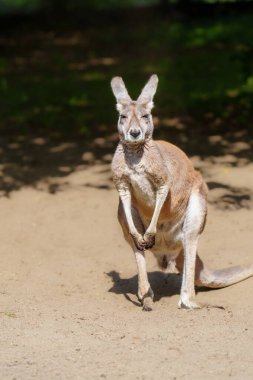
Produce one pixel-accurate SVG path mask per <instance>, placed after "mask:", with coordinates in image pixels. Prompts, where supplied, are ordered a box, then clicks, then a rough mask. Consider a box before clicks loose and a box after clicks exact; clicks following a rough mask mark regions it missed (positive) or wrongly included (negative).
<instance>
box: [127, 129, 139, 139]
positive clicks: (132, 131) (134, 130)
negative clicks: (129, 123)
mask: <svg viewBox="0 0 253 380" xmlns="http://www.w3.org/2000/svg"><path fill="white" fill-rule="evenodd" d="M129 134H130V135H131V136H132V137H133V138H135V139H136V138H137V137H139V136H140V134H141V131H140V130H138V129H131V130H130V132H129Z"/></svg>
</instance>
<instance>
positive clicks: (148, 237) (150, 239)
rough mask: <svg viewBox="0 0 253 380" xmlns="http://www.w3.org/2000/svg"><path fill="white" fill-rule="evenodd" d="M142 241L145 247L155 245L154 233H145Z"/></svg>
mask: <svg viewBox="0 0 253 380" xmlns="http://www.w3.org/2000/svg"><path fill="white" fill-rule="evenodd" d="M144 241H145V248H146V249H149V248H152V247H153V246H154V245H155V234H152V233H145V235H144Z"/></svg>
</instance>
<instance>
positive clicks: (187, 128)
mask: <svg viewBox="0 0 253 380" xmlns="http://www.w3.org/2000/svg"><path fill="white" fill-rule="evenodd" d="M160 5H161V4H160ZM251 8H252V6H251V5H250V4H246V5H243V6H240V5H238V3H237V4H236V5H230V6H228V7H225V6H224V5H222V6H220V5H219V6H218V5H215V6H212V7H211V6H207V5H201V4H200V5H194V7H188V6H187V5H184V7H182V5H180V4H179V5H178V6H177V7H169V8H166V12H161V8H160V7H159V6H158V7H156V8H141V9H138V8H137V9H129V10H127V9H126V10H120V11H117V10H114V11H112V10H110V9H108V10H107V11H101V12H98V11H94V10H93V11H92V10H90V11H89V12H88V13H87V12H84V11H83V12H80V13H79V14H77V13H75V12H74V10H72V11H70V10H68V11H67V13H66V12H65V13H64V12H63V13H62V12H58V13H46V14H44V15H43V16H41V15H39V14H38V15H28V16H23V17H21V18H20V17H18V16H15V17H14V16H11V17H10V16H8V18H5V20H3V19H2V22H1V26H0V29H1V35H0V49H1V52H2V54H1V58H0V96H1V102H0V131H1V138H0V157H1V166H0V190H1V194H3V195H9V194H10V193H11V192H12V191H13V190H18V189H20V188H21V187H23V186H27V185H28V186H35V187H37V185H38V183H39V182H40V181H41V180H43V181H44V183H45V189H46V190H48V191H49V192H51V193H55V192H57V191H59V190H60V189H61V188H62V184H61V185H59V184H58V183H57V179H58V178H64V177H66V182H67V181H68V179H67V177H68V175H69V174H70V173H73V172H75V171H76V170H84V173H85V168H87V167H88V166H90V165H94V164H98V163H101V164H105V165H107V164H108V163H109V162H110V160H111V157H112V153H113V150H114V149H115V147H116V144H117V133H116V127H115V125H116V119H117V114H116V111H115V101H114V98H113V96H112V94H111V90H110V85H109V83H110V80H111V78H112V76H114V75H122V76H123V77H124V78H125V80H126V83H127V85H128V88H129V92H130V94H131V95H133V97H136V96H137V95H138V92H139V91H140V89H141V87H142V86H143V85H144V83H145V81H146V80H147V78H148V77H149V75H150V74H152V73H153V72H156V73H157V74H158V76H159V79H160V84H159V90H158V93H157V95H156V98H155V101H156V107H155V110H154V115H155V117H154V121H155V125H156V130H155V138H157V139H158V138H164V139H166V140H169V141H171V142H172V143H175V144H176V145H178V146H179V147H180V148H182V149H183V150H184V151H185V152H186V153H187V154H188V155H190V156H198V157H199V159H200V160H202V161H206V162H209V163H210V164H212V163H213V164H215V163H216V162H217V158H219V157H223V158H224V160H223V162H224V163H225V164H226V165H228V166H239V167H240V166H245V165H247V164H249V163H250V162H252V158H253V157H252V155H253V150H252V142H253V133H252V121H253V96H252V95H253V29H252V24H253V16H252V15H253V13H252V12H250V9H251ZM252 9H253V8H252ZM105 170H108V177H109V176H110V174H109V169H108V168H107V167H105ZM84 176H85V174H84ZM48 178H50V179H51V180H50V181H48ZM52 178H55V181H54V180H52ZM47 181H48V182H47ZM84 186H91V187H92V186H94V185H93V184H92V183H89V182H88V181H86V180H85V178H84ZM211 186H212V184H211ZM217 186H218V187H222V188H223V189H224V190H226V191H227V193H226V194H224V198H223V199H222V202H223V203H227V204H230V203H231V202H232V203H233V204H236V205H237V206H238V207H249V205H250V201H251V199H252V194H250V193H249V191H248V190H247V189H239V190H238V189H234V188H228V187H226V185H223V184H216V187H217ZM224 186H225V187H224ZM97 187H98V188H101V189H105V188H109V187H110V186H109V185H108V184H104V183H101V184H99V185H98V186H97ZM228 208H229V207H228Z"/></svg>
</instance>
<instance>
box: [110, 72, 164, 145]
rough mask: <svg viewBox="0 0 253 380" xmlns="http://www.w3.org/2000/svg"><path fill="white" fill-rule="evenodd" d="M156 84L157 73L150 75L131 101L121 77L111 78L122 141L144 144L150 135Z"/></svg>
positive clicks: (151, 132)
mask: <svg viewBox="0 0 253 380" xmlns="http://www.w3.org/2000/svg"><path fill="white" fill-rule="evenodd" d="M157 84H158V77H157V75H152V76H151V77H150V79H149V81H148V82H147V84H146V85H145V87H144V88H143V90H142V92H141V94H140V96H139V97H138V99H137V100H136V101H133V100H132V99H131V98H130V96H129V95H128V92H127V89H126V87H125V84H124V82H123V79H122V78H120V77H114V78H113V79H112V81H111V86H112V91H113V94H114V96H115V98H116V100H117V110H118V111H119V120H118V131H119V135H120V139H121V141H122V142H123V143H125V144H144V143H145V142H146V141H147V140H149V139H150V138H151V137H152V134H153V129H154V126H153V120H152V115H151V109H152V108H153V97H154V95H155V92H156V88H157Z"/></svg>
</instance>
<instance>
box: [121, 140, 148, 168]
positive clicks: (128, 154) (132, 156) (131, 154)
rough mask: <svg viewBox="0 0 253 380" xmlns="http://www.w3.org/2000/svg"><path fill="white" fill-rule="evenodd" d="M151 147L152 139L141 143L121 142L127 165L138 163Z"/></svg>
mask: <svg viewBox="0 0 253 380" xmlns="http://www.w3.org/2000/svg"><path fill="white" fill-rule="evenodd" d="M153 147H154V141H153V140H152V139H150V140H148V141H145V142H144V143H141V144H122V148H123V152H124V156H125V161H126V163H127V164H128V165H129V166H133V165H137V164H139V163H140V162H141V161H142V160H143V158H144V156H146V155H147V154H148V152H149V150H150V149H151V148H153Z"/></svg>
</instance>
